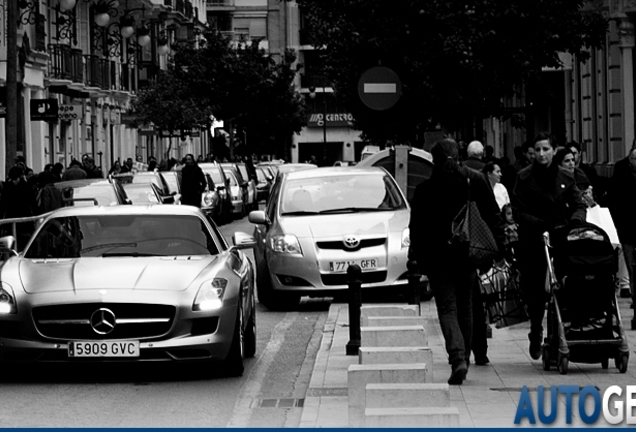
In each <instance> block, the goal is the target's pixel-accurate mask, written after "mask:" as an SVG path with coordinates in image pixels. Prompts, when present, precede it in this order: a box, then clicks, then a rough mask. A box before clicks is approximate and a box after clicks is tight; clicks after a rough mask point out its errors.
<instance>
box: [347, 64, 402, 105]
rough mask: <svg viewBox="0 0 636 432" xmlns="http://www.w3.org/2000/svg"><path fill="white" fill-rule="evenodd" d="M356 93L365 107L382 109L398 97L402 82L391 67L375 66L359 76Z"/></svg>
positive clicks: (395, 101) (394, 102)
mask: <svg viewBox="0 0 636 432" xmlns="http://www.w3.org/2000/svg"><path fill="white" fill-rule="evenodd" d="M358 95H359V96H360V99H361V100H362V103H364V104H365V105H366V106H367V107H369V108H371V109H373V110H376V111H384V110H387V109H389V108H391V107H392V106H393V105H395V104H396V103H397V101H398V100H399V99H400V96H401V95H402V84H401V83H400V78H399V77H398V76H397V74H396V73H395V72H393V71H392V70H391V69H389V68H386V67H383V66H376V67H373V68H371V69H368V70H367V71H366V72H364V73H363V74H362V76H361V77H360V81H358Z"/></svg>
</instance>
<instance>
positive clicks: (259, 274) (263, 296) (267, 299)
mask: <svg viewBox="0 0 636 432" xmlns="http://www.w3.org/2000/svg"><path fill="white" fill-rule="evenodd" d="M265 260H266V258H265V256H263V259H262V260H260V261H256V291H257V292H258V301H259V302H260V303H261V304H263V305H264V306H265V307H266V308H267V309H272V306H273V302H272V300H273V299H272V295H273V293H272V281H271V280H270V274H269V269H268V268H267V263H266V262H265Z"/></svg>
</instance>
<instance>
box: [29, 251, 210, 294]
mask: <svg viewBox="0 0 636 432" xmlns="http://www.w3.org/2000/svg"><path fill="white" fill-rule="evenodd" d="M188 258H189V259H188ZM217 258H218V257H217V256H210V257H207V256H206V257H199V256H193V257H162V258H155V257H153V258H128V257H126V258H80V259H67V260H59V261H58V260H56V261H52V260H46V261H45V260H30V259H22V260H21V262H20V265H19V273H20V279H21V281H22V285H23V286H24V290H25V291H26V292H27V293H31V294H36V293H46V292H55V291H83V290H98V289H109V290H114V289H115V290H155V291H182V290H185V289H186V288H188V286H190V284H192V282H193V281H194V280H195V279H196V278H197V277H199V276H200V275H201V274H202V273H204V272H210V274H212V273H214V272H215V269H214V267H215V266H214V262H215V261H216V260H217Z"/></svg>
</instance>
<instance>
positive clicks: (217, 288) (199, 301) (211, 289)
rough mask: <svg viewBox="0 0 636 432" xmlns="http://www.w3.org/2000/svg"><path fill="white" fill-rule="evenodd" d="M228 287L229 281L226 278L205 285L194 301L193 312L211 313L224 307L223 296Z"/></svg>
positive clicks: (215, 279)
mask: <svg viewBox="0 0 636 432" xmlns="http://www.w3.org/2000/svg"><path fill="white" fill-rule="evenodd" d="M226 287H227V279H224V278H214V279H212V280H211V281H207V282H205V283H203V284H202V285H201V287H200V288H199V292H198V293H197V296H196V298H195V299H194V304H193V305H192V310H195V311H210V310H215V309H220V308H221V307H222V306H223V294H224V293H225V288H226Z"/></svg>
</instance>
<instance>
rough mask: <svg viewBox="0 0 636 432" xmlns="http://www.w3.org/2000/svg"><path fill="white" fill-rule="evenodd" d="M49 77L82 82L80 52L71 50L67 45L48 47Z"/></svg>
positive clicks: (82, 69)
mask: <svg viewBox="0 0 636 432" xmlns="http://www.w3.org/2000/svg"><path fill="white" fill-rule="evenodd" d="M49 53H50V55H51V60H50V61H49V77H50V78H54V79H59V80H69V81H72V82H76V83H83V82H84V64H83V57H82V50H80V49H72V48H71V47H70V46H68V45H49Z"/></svg>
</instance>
